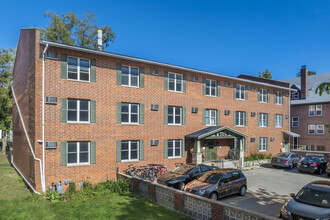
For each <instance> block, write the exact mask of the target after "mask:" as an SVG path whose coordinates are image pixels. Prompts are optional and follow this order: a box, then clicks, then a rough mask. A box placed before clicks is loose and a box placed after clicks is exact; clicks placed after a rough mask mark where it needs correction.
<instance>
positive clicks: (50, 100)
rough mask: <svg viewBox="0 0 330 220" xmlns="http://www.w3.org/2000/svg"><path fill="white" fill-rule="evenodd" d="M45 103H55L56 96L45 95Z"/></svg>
mask: <svg viewBox="0 0 330 220" xmlns="http://www.w3.org/2000/svg"><path fill="white" fill-rule="evenodd" d="M46 104H51V105H56V104H57V97H50V96H46Z"/></svg>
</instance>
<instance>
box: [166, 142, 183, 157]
mask: <svg viewBox="0 0 330 220" xmlns="http://www.w3.org/2000/svg"><path fill="white" fill-rule="evenodd" d="M181 144H182V141H181V140H168V147H167V152H168V158H176V157H181Z"/></svg>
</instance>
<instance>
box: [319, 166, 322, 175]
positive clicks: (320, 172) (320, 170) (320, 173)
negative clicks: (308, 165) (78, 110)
mask: <svg viewBox="0 0 330 220" xmlns="http://www.w3.org/2000/svg"><path fill="white" fill-rule="evenodd" d="M322 173H323V169H322V168H321V167H320V169H319V175H322Z"/></svg>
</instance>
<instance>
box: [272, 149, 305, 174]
mask: <svg viewBox="0 0 330 220" xmlns="http://www.w3.org/2000/svg"><path fill="white" fill-rule="evenodd" d="M300 159H301V156H300V155H298V154H296V153H291V152H282V153H279V154H276V155H275V156H274V157H273V158H272V161H271V164H272V166H273V167H274V168H276V167H285V168H289V169H290V170H292V169H293V168H294V167H296V166H297V164H298V162H299V160H300Z"/></svg>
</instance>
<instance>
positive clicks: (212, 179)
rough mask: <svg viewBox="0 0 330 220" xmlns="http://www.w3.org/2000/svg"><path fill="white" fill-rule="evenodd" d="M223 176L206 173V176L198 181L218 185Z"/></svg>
mask: <svg viewBox="0 0 330 220" xmlns="http://www.w3.org/2000/svg"><path fill="white" fill-rule="evenodd" d="M222 175H223V174H222V173H205V174H204V175H202V176H201V177H199V178H198V181H201V182H205V183H211V184H216V183H217V182H218V181H219V179H220V178H221V176H222Z"/></svg>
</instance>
